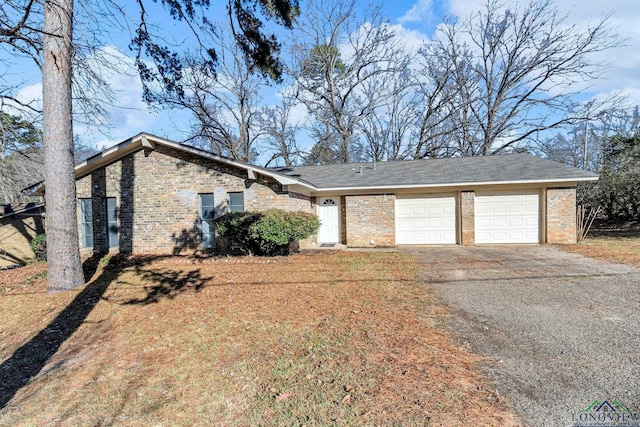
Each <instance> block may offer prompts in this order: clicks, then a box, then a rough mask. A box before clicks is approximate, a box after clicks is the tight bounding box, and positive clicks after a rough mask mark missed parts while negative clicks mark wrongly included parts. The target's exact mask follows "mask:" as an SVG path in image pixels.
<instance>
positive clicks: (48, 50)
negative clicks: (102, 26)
mask: <svg viewBox="0 0 640 427" xmlns="http://www.w3.org/2000/svg"><path fill="white" fill-rule="evenodd" d="M137 4H138V6H139V9H140V22H139V26H138V28H137V30H136V36H135V38H134V40H133V41H132V45H131V46H132V48H134V49H135V50H136V51H137V60H138V62H137V63H138V68H139V70H140V73H141V77H142V79H143V81H144V82H145V83H146V85H145V88H147V89H148V88H149V86H150V85H152V84H154V83H155V82H160V83H161V84H163V85H165V86H168V87H176V88H177V89H176V90H178V91H180V90H182V88H181V78H182V72H183V64H182V63H181V62H180V61H179V59H178V56H177V54H176V53H175V52H173V51H172V50H171V49H170V48H168V47H167V46H166V45H163V44H162V43H158V42H157V40H158V39H161V38H159V37H158V35H157V34H154V33H153V31H151V29H152V27H151V26H149V25H148V23H147V18H148V15H147V12H146V9H145V5H144V2H143V0H138V2H137ZM39 5H40V3H38V2H36V1H33V0H30V1H28V2H26V3H24V4H17V5H16V4H15V3H13V2H12V3H10V4H9V5H8V4H7V3H5V4H3V5H2V6H0V14H4V12H5V11H8V15H7V16H8V21H7V22H2V25H0V43H2V44H3V46H4V45H9V46H11V47H12V48H13V49H18V50H20V51H21V52H23V53H25V54H29V55H31V56H32V57H33V58H34V59H35V60H36V62H38V60H39V56H40V55H41V56H42V62H41V63H42V74H43V107H44V108H43V116H44V118H43V120H44V132H43V139H44V147H45V165H46V166H45V183H46V196H45V197H46V203H47V221H46V227H47V236H48V237H47V239H48V245H47V250H48V254H47V255H48V262H49V266H48V267H49V273H48V276H47V289H48V290H50V291H56V290H61V289H70V288H73V287H76V286H79V285H81V284H82V283H83V282H84V279H83V275H82V268H81V265H80V256H79V247H78V235H77V225H76V204H75V177H74V170H73V128H72V76H73V68H72V58H73V57H72V54H73V51H74V48H75V47H76V46H77V45H75V44H74V40H73V28H74V25H75V24H76V23H77V22H78V21H75V22H74V19H73V16H74V2H73V0H45V1H44V22H42V24H41V26H40V25H39V23H40V22H41V21H39V20H38V16H39V15H38V14H39V13H41V9H38V6H39ZM112 5H113V6H114V7H116V5H115V4H112ZM162 5H163V6H164V7H165V8H166V9H167V11H168V12H169V14H170V15H171V17H172V18H174V19H176V20H179V21H182V22H184V23H185V24H186V26H187V27H188V28H189V29H190V30H191V31H192V33H193V34H194V36H195V39H196V40H198V39H199V37H198V36H199V31H200V30H201V29H202V26H201V25H204V26H208V20H207V17H206V10H207V8H208V6H209V5H210V1H209V0H171V1H163V2H162ZM8 6H10V7H8ZM14 6H15V7H14ZM227 10H228V12H229V13H228V17H229V20H230V22H231V25H232V29H233V30H232V31H233V34H234V37H235V38H236V40H237V42H238V43H239V45H240V46H241V48H242V52H243V54H244V55H243V56H244V59H245V61H247V62H248V63H249V64H250V66H251V68H252V69H253V70H257V71H262V72H263V73H264V74H265V75H269V76H271V77H273V78H277V77H278V76H279V74H280V72H281V65H280V62H279V60H278V59H277V52H278V50H279V44H278V43H277V41H276V39H275V37H274V36H270V35H268V34H265V31H264V22H263V19H262V18H261V17H266V19H272V20H275V21H276V22H278V23H280V24H282V25H284V26H289V27H290V26H291V23H292V20H293V18H294V17H295V16H296V15H297V13H298V8H297V2H296V1H295V0H246V1H240V0H228V2H227ZM41 34H44V39H43V42H42V44H40V43H39V42H38V37H39V36H40V35H41ZM94 34H95V33H94ZM40 46H41V47H40ZM203 52H204V53H205V54H206V55H207V58H208V60H207V61H208V62H207V65H208V66H209V67H210V68H211V69H215V65H216V58H217V56H216V52H215V47H213V46H203ZM145 58H150V59H151V60H152V61H153V62H154V63H155V66H156V68H153V67H150V66H149V65H147V63H146V62H145ZM146 93H148V92H145V94H146Z"/></svg>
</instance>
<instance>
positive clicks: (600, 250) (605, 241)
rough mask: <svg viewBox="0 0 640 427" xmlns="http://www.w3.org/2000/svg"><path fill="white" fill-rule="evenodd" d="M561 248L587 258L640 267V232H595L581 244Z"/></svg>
mask: <svg viewBox="0 0 640 427" xmlns="http://www.w3.org/2000/svg"><path fill="white" fill-rule="evenodd" d="M562 247H563V248H564V249H566V250H569V251H570V252H575V253H579V254H582V255H586V256H588V257H592V258H598V259H602V260H605V261H611V262H617V263H621V264H629V265H635V266H636V267H640V231H628V230H625V231H612V230H607V231H605V230H601V231H598V230H595V231H594V232H593V233H591V235H589V237H587V239H585V240H584V241H583V242H581V243H579V244H577V245H567V246H562Z"/></svg>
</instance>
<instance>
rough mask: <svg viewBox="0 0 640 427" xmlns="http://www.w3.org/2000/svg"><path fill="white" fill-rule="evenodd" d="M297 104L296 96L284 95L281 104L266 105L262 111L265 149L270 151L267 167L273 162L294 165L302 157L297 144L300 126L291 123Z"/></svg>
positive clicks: (261, 119) (261, 122) (261, 120)
mask: <svg viewBox="0 0 640 427" xmlns="http://www.w3.org/2000/svg"><path fill="white" fill-rule="evenodd" d="M295 105H296V100H295V98H293V97H290V96H287V95H284V96H283V98H282V100H281V101H280V103H279V104H276V105H272V106H268V107H264V108H262V109H261V111H260V127H261V128H262V129H263V131H264V137H263V142H264V149H265V151H266V152H268V153H270V157H269V160H267V161H266V163H265V167H269V166H270V165H271V164H272V163H274V164H280V163H284V166H293V165H295V164H296V163H297V161H298V159H299V157H300V150H299V149H298V146H297V144H296V133H297V131H298V127H297V126H296V124H294V123H291V112H292V109H293V108H294V107H295Z"/></svg>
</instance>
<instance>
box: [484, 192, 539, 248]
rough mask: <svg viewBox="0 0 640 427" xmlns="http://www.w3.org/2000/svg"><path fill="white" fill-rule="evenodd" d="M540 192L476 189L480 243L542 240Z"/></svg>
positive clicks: (534, 241) (537, 241)
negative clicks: (489, 191)
mask: <svg viewBox="0 0 640 427" xmlns="http://www.w3.org/2000/svg"><path fill="white" fill-rule="evenodd" d="M539 203H540V194H539V192H538V191H537V190H534V191H529V192H513V193H476V197H475V242H476V243H479V244H481V243H539V242H540V207H539Z"/></svg>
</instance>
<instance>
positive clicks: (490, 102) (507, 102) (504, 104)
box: [425, 0, 621, 156]
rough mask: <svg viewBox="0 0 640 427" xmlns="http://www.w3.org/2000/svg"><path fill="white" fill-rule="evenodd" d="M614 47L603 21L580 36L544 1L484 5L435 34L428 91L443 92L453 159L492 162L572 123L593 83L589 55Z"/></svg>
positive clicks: (596, 66)
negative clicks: (578, 101)
mask: <svg viewBox="0 0 640 427" xmlns="http://www.w3.org/2000/svg"><path fill="white" fill-rule="evenodd" d="M620 43H621V41H620V40H619V38H618V37H616V36H615V35H614V34H613V33H612V32H611V29H610V24H609V16H606V17H604V18H603V19H601V20H600V21H598V22H595V23H594V24H593V25H591V26H590V27H589V28H588V29H587V30H586V31H582V30H580V29H578V28H577V27H575V26H571V25H568V24H567V22H566V16H565V15H561V14H560V13H559V12H558V10H557V9H556V7H555V6H554V5H553V3H552V2H551V1H550V0H534V1H532V2H530V3H528V4H527V5H526V6H519V5H517V4H515V5H510V4H509V5H507V4H505V3H503V2H501V1H500V0H487V1H486V3H485V5H484V7H483V8H482V9H481V10H480V11H479V12H478V13H473V14H471V15H469V16H468V17H467V18H465V19H463V20H461V21H451V22H447V23H445V24H444V25H442V26H440V27H439V29H438V32H437V34H436V37H435V40H434V41H433V42H432V43H427V44H426V45H425V50H426V51H427V52H428V55H429V58H432V60H433V61H437V62H438V63H439V64H442V65H441V66H440V68H438V67H432V69H433V70H436V71H437V70H438V69H444V70H446V71H447V73H444V74H443V73H441V72H438V73H437V74H436V75H433V76H431V75H430V76H428V77H430V78H432V81H433V84H432V87H434V88H438V87H440V85H442V84H443V82H442V80H443V79H444V81H445V82H446V83H444V84H446V85H449V89H448V91H449V92H450V93H451V94H452V95H451V96H449V97H448V101H447V102H449V103H451V107H450V108H448V109H446V110H445V113H446V114H449V113H452V114H453V115H452V117H451V120H450V129H451V131H452V135H453V136H454V138H453V140H454V141H455V143H456V146H455V147H453V148H454V149H455V150H456V151H457V153H458V154H460V155H465V156H475V155H488V154H498V153H501V152H504V151H506V150H509V149H511V148H514V147H516V146H518V145H519V144H520V143H525V142H526V141H527V140H529V139H530V138H532V136H535V135H536V134H537V133H539V132H543V131H546V130H549V129H556V128H559V127H560V126H562V125H566V124H571V123H576V122H577V121H581V120H582V119H584V115H582V114H580V112H576V111H575V109H574V108H573V107H574V105H575V99H576V96H577V94H578V93H579V91H580V90H582V89H583V88H584V85H585V83H588V82H591V81H594V79H596V78H597V77H599V76H600V71H601V69H602V64H600V63H598V62H596V61H595V60H594V57H593V55H594V54H596V53H599V52H602V51H605V50H608V49H611V48H613V47H615V46H618V45H620Z"/></svg>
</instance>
